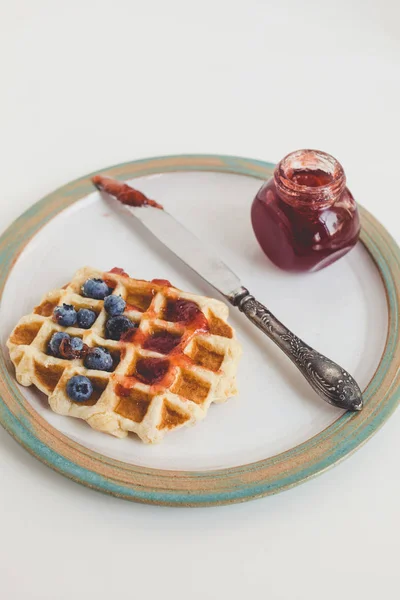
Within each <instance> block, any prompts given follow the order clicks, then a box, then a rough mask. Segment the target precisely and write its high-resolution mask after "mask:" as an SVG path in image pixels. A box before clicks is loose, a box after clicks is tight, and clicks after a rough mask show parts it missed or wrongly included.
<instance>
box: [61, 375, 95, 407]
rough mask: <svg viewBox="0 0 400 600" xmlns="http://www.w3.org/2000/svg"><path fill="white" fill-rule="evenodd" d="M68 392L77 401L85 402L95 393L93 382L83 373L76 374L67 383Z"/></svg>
mask: <svg viewBox="0 0 400 600" xmlns="http://www.w3.org/2000/svg"><path fill="white" fill-rule="evenodd" d="M67 394H68V396H69V397H70V398H71V400H75V402H85V401H86V400H89V398H90V396H91V395H92V394H93V385H92V382H91V381H90V379H88V378H87V377H84V376H83V375H74V377H71V379H70V380H69V381H68V383H67Z"/></svg>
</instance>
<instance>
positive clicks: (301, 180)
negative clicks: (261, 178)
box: [274, 150, 346, 208]
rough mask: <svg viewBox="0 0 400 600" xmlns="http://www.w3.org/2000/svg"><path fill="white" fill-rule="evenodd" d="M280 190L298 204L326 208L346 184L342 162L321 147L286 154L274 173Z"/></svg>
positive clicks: (292, 202) (293, 202)
mask: <svg viewBox="0 0 400 600" xmlns="http://www.w3.org/2000/svg"><path fill="white" fill-rule="evenodd" d="M274 179H275V183H276V186H277V188H278V191H279V192H281V194H282V195H283V197H284V199H285V200H286V201H287V202H288V203H289V204H293V205H296V206H304V207H306V206H312V205H314V206H313V207H319V208H324V207H326V206H329V205H331V204H333V202H335V201H336V199H337V198H338V197H339V196H340V194H341V193H342V192H343V191H344V188H345V187H346V176H345V173H344V170H343V167H342V165H341V164H340V163H339V161H337V160H336V159H335V158H334V157H333V156H331V155H330V154H327V153H326V152H322V151H320V150H296V151H295V152H291V153H290V154H288V155H287V156H285V157H284V158H283V159H282V160H281V161H280V163H279V164H278V166H277V167H276V169H275V172H274Z"/></svg>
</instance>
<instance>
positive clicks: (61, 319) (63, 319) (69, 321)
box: [53, 304, 76, 327]
mask: <svg viewBox="0 0 400 600" xmlns="http://www.w3.org/2000/svg"><path fill="white" fill-rule="evenodd" d="M53 320H54V321H55V322H56V323H58V324H59V325H62V326H63V327H72V325H75V323H76V310H75V309H74V307H73V306H71V304H63V305H62V306H56V307H55V309H54V312H53Z"/></svg>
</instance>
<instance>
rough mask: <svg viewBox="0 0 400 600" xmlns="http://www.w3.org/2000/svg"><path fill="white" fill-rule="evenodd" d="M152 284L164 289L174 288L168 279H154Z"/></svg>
mask: <svg viewBox="0 0 400 600" xmlns="http://www.w3.org/2000/svg"><path fill="white" fill-rule="evenodd" d="M151 283H155V284H156V285H162V286H163V287H172V283H171V282H170V281H168V279H152V280H151Z"/></svg>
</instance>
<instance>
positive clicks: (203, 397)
mask: <svg viewBox="0 0 400 600" xmlns="http://www.w3.org/2000/svg"><path fill="white" fill-rule="evenodd" d="M90 278H100V279H103V280H104V281H106V283H107V285H109V286H110V287H111V288H114V289H113V294H116V295H121V296H122V297H123V298H124V300H125V301H126V303H127V305H126V308H125V312H124V315H126V316H127V317H128V318H129V319H130V320H131V321H132V322H134V323H135V324H137V326H138V327H137V329H136V330H135V333H134V334H133V335H131V336H130V337H131V339H129V336H125V338H124V336H123V337H122V340H121V341H114V340H111V339H106V335H105V324H106V321H107V318H108V315H107V313H106V311H105V309H104V306H103V304H104V302H103V300H94V299H91V298H86V297H84V296H82V295H81V288H82V285H83V283H84V282H85V281H86V280H87V279H90ZM177 300H179V301H181V300H185V301H192V302H194V303H196V305H197V306H198V308H199V309H200V311H201V312H199V311H197V312H198V316H197V317H196V319H195V321H196V322H195V323H194V324H193V323H189V324H187V323H186V324H185V323H184V322H183V323H182V322H180V321H179V320H176V319H174V318H173V316H172V315H173V310H174V306H176V301H177ZM63 303H66V304H72V305H73V306H74V307H75V309H76V310H78V309H80V308H89V309H91V310H93V311H94V312H95V313H96V314H97V318H96V320H95V322H94V324H93V326H92V327H91V328H90V329H80V328H78V327H75V326H74V327H61V326H59V325H58V324H57V323H55V322H54V320H53V319H52V315H53V310H54V308H55V307H56V306H57V305H61V304H63ZM171 311H172V312H171ZM227 317H228V308H227V306H226V305H225V304H223V303H222V302H220V301H218V300H214V299H212V298H207V297H204V296H197V295H194V294H188V293H184V292H182V291H180V290H178V289H176V288H174V287H172V286H171V284H169V282H166V281H163V280H153V281H152V282H148V281H142V280H137V279H132V278H130V277H128V276H127V275H126V274H125V273H124V272H123V271H122V270H121V269H113V270H112V271H110V272H102V271H97V270H95V269H92V268H90V267H84V268H82V269H80V270H79V271H78V272H77V273H76V274H75V275H74V277H73V279H72V281H71V282H70V283H69V284H68V285H66V286H64V288H62V289H57V290H53V291H51V292H49V293H48V294H46V296H45V297H44V298H43V300H42V302H41V303H40V304H39V306H37V307H36V308H35V309H34V311H33V313H32V314H30V315H27V316H25V317H23V318H22V319H21V320H20V321H19V322H18V324H17V325H16V327H15V328H14V330H13V332H12V333H11V335H10V337H9V339H8V341H7V346H8V348H9V351H10V356H11V360H12V362H13V364H14V366H15V369H16V377H17V380H18V382H19V383H20V384H21V385H24V386H29V385H31V384H34V385H35V386H36V387H37V388H39V390H41V391H42V392H44V393H45V394H46V395H47V396H48V400H49V404H50V406H51V408H52V410H53V411H55V412H56V413H59V414H61V415H68V416H71V417H76V418H79V419H83V420H85V421H87V423H88V424H89V425H90V426H91V427H92V428H93V429H96V430H99V431H103V432H107V433H109V434H112V435H114V436H116V437H119V438H122V437H125V436H126V435H127V434H128V432H134V433H136V434H137V435H138V436H139V438H140V439H141V440H142V441H144V442H158V441H160V440H161V439H162V438H163V437H164V435H165V434H166V433H167V432H168V431H172V430H174V429H178V428H180V427H183V426H186V425H193V424H194V423H196V422H197V421H199V420H201V419H203V418H204V417H205V416H206V414H207V411H208V408H209V406H210V404H211V403H213V402H216V403H220V402H224V401H225V400H226V399H227V398H228V397H230V396H233V395H234V394H236V393H237V390H236V368H237V363H238V359H239V356H240V354H241V348H240V345H239V343H238V341H237V339H236V336H235V333H234V331H233V329H232V328H231V327H230V325H228V323H227V322H226V319H227ZM199 318H200V321H199ZM56 331H64V332H66V333H68V334H69V335H71V336H75V337H80V338H81V339H82V340H83V342H84V343H85V344H86V345H87V346H89V347H94V346H100V347H104V348H106V349H108V350H109V352H110V353H111V355H112V357H113V367H114V370H113V371H112V372H106V371H98V370H90V369H87V368H86V367H85V366H84V362H83V359H80V358H74V359H72V360H65V359H63V358H56V357H54V356H50V355H49V354H48V351H47V348H48V342H49V340H50V338H51V336H52V335H53V334H54V333H55V332H56ZM165 331H166V332H169V333H171V334H173V335H174V336H176V339H177V346H176V348H174V349H173V350H172V351H171V352H170V354H167V355H166V354H162V353H160V352H158V351H154V350H151V349H145V347H146V345H148V344H146V340H148V339H150V338H152V336H154V335H160V334H159V332H165ZM161 335H165V334H161ZM149 358H152V359H158V361H154V360H153V363H154V362H157V363H158V364H162V371H165V373H164V375H163V376H162V378H161V379H160V380H158V381H157V382H155V383H153V382H152V381H151V380H149V382H147V383H146V380H143V377H141V376H140V375H139V373H138V371H137V370H136V369H137V368H138V367H139V366H140V364H142V365H143V364H146V365H147V364H150V362H151V361H148V360H147V362H143V360H144V359H149ZM161 360H162V363H161ZM139 361H142V362H141V363H140V362H139ZM74 375H84V376H86V377H88V378H89V379H90V381H91V383H92V386H93V393H92V395H91V397H90V398H89V400H86V401H85V402H75V401H73V400H71V399H70V397H69V396H68V394H67V392H66V385H67V382H68V381H69V379H70V378H71V377H73V376H74Z"/></svg>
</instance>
